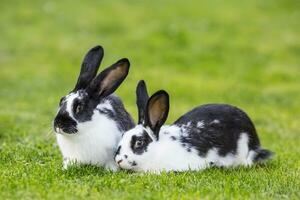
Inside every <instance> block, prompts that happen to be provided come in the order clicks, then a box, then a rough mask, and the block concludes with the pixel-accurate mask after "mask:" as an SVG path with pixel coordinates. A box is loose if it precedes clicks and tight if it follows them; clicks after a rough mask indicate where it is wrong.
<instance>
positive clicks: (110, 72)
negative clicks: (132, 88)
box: [87, 58, 130, 98]
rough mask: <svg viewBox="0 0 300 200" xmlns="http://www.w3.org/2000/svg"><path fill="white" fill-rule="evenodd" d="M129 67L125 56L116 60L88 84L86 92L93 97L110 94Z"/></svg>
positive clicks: (118, 84)
mask: <svg viewBox="0 0 300 200" xmlns="http://www.w3.org/2000/svg"><path fill="white" fill-rule="evenodd" d="M129 67H130V63H129V60H128V59H127V58H123V59H121V60H119V61H117V62H116V63H115V64H113V65H112V66H110V67H108V68H106V69H105V70H104V71H102V72H101V73H100V74H98V76H97V77H96V78H94V80H93V81H92V82H91V83H90V84H89V86H88V88H87V92H88V93H89V94H90V95H92V96H93V97H95V98H99V97H106V96H108V95H110V94H111V93H113V92H114V91H115V90H116V89H117V88H118V87H119V86H120V84H121V83H122V82H123V81H124V79H125V78H126V76H127V75H128V72H129Z"/></svg>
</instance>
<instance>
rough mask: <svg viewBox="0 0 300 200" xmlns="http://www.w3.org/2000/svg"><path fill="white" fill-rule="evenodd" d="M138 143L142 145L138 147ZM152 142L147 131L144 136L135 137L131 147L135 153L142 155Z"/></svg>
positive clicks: (132, 139)
mask: <svg viewBox="0 0 300 200" xmlns="http://www.w3.org/2000/svg"><path fill="white" fill-rule="evenodd" d="M137 142H139V143H141V145H139V146H137ZM151 142H152V139H151V138H150V136H149V135H148V133H147V132H146V131H144V132H143V134H142V136H135V135H133V136H132V138H131V142H130V147H131V149H132V151H133V153H135V154H138V155H141V154H142V153H144V152H146V151H147V148H148V145H149V144H150V143H151Z"/></svg>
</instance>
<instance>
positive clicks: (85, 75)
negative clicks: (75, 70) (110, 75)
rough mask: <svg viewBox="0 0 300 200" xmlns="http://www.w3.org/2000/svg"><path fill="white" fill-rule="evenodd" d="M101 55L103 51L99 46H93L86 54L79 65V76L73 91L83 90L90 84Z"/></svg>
mask: <svg viewBox="0 0 300 200" xmlns="http://www.w3.org/2000/svg"><path fill="white" fill-rule="evenodd" d="M103 55H104V50H103V48H102V47H101V46H95V47H94V48H92V49H90V50H89V51H88V52H87V54H86V55H85V57H84V59H83V62H82V64H81V70H80V74H79V77H78V80H77V83H76V85H75V88H74V90H73V91H77V90H80V89H84V88H86V87H87V86H88V85H89V84H90V82H91V81H92V80H93V79H94V78H95V76H96V74H97V71H98V69H99V66H100V63H101V61H102V58H103Z"/></svg>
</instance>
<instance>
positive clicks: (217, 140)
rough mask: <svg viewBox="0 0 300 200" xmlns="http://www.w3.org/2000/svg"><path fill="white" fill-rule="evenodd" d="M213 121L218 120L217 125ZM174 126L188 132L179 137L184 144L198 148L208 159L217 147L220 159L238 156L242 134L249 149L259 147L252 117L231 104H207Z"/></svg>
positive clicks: (194, 110) (182, 118) (180, 119)
mask: <svg viewBox="0 0 300 200" xmlns="http://www.w3.org/2000/svg"><path fill="white" fill-rule="evenodd" d="M214 120H218V123H211V122H212V121H214ZM201 121H202V122H203V123H204V125H203V126H200V127H198V126H197V123H198V122H201ZM174 124H176V125H177V126H179V127H181V128H182V131H184V133H186V134H183V135H182V136H181V137H180V141H181V143H182V145H185V144H186V146H189V147H193V148H195V149H197V150H198V152H199V155H200V156H205V155H206V154H207V152H208V151H209V150H210V149H212V148H217V149H218V150H219V152H218V153H219V154H220V155H221V156H226V155H227V154H228V153H233V154H234V153H236V150H237V142H238V140H239V138H240V135H241V133H246V134H247V135H248V137H249V144H248V145H249V149H257V148H258V147H259V146H260V143H259V139H258V136H257V134H256V130H255V127H254V125H253V123H252V121H251V120H250V118H249V117H248V116H247V114H246V113H244V112H243V111H242V110H240V109H239V108H236V107H233V106H230V105H225V104H207V105H203V106H200V107H197V108H195V109H193V110H191V111H190V112H188V113H186V114H185V115H183V116H182V117H180V118H179V119H178V120H177V121H176V122H175V123H174ZM187 124H189V126H187Z"/></svg>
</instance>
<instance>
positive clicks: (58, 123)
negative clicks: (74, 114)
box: [54, 102, 77, 134]
mask: <svg viewBox="0 0 300 200" xmlns="http://www.w3.org/2000/svg"><path fill="white" fill-rule="evenodd" d="M60 104H61V107H60V110H59V112H58V113H57V115H56V117H55V119H54V128H60V129H62V130H63V132H65V133H69V134H73V133H76V132H77V122H76V121H74V120H73V119H72V118H71V117H70V115H69V113H68V112H67V110H66V109H67V103H66V102H61V103H60Z"/></svg>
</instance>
